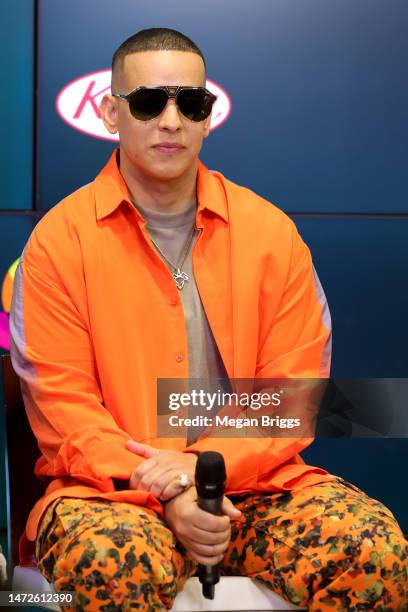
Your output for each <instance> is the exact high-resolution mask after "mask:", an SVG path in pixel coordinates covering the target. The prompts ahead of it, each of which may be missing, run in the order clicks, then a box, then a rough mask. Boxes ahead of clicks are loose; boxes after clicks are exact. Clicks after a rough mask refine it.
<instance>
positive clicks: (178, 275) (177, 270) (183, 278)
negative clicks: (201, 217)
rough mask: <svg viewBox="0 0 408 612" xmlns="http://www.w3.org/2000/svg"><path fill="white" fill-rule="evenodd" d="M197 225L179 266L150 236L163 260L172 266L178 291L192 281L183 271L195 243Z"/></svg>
mask: <svg viewBox="0 0 408 612" xmlns="http://www.w3.org/2000/svg"><path fill="white" fill-rule="evenodd" d="M195 229H196V228H195V224H194V225H193V230H192V232H191V235H190V236H189V237H188V238H187V240H186V243H185V245H184V248H183V251H182V253H181V256H180V261H179V263H178V264H177V265H174V264H173V263H172V262H171V261H170V260H169V259H168V258H167V257H166V255H165V254H164V253H163V251H162V250H161V248H160V247H159V245H158V244H156V242H155V241H154V240H153V238H152V237H151V236H150V240H151V241H152V242H153V244H154V246H155V247H156V249H157V250H158V252H159V253H160V255H161V256H162V257H163V259H164V260H165V261H166V262H167V263H168V264H169V266H171V268H172V270H173V272H172V276H173V278H174V280H175V281H176V287H177V289H179V290H180V291H181V289H182V288H183V287H184V283H186V282H188V281H189V280H190V278H189V276H188V274H186V272H183V271H182V267H183V265H184V262H185V260H186V257H187V254H188V252H189V250H190V247H191V243H192V242H193V238H194V234H195Z"/></svg>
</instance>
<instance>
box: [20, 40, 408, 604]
mask: <svg viewBox="0 0 408 612" xmlns="http://www.w3.org/2000/svg"><path fill="white" fill-rule="evenodd" d="M205 83H206V73H205V62H204V58H203V56H202V53H201V52H200V50H199V49H198V48H197V46H196V45H195V44H194V43H193V42H192V41H191V40H190V39H188V38H187V37H186V36H184V35H183V34H181V33H179V32H176V31H174V30H168V29H151V30H144V31H142V32H139V33H137V34H136V35H134V36H132V37H131V38H129V39H128V40H127V41H125V42H124V43H123V44H122V45H121V46H120V47H119V49H118V50H117V51H116V53H115V55H114V58H113V72H112V94H111V95H106V96H105V97H104V99H103V101H102V104H101V112H102V117H103V121H104V123H105V126H106V128H107V129H108V130H109V132H111V133H112V134H113V133H117V132H118V133H119V135H120V147H119V150H118V151H115V152H114V153H113V155H112V157H111V159H110V161H109V162H108V164H107V166H106V167H105V168H104V169H103V170H102V172H101V173H100V174H99V175H98V176H97V177H96V179H95V180H94V181H93V182H92V183H91V184H90V185H87V186H85V187H83V188H82V189H80V190H78V191H77V192H75V193H74V194H72V195H71V196H69V197H68V198H66V199H65V200H63V201H62V202H60V203H59V204H58V205H57V206H55V207H54V208H53V209H51V210H50V211H49V212H48V213H47V215H46V216H45V217H44V218H43V219H42V220H41V221H40V223H39V224H38V225H37V227H36V228H35V230H34V232H33V233H32V235H31V237H30V239H29V242H28V243H27V245H26V248H25V249H24V252H23V255H22V258H21V262H20V264H19V267H18V270H17V273H16V279H15V289H14V294H13V307H12V313H11V336H12V357H13V363H14V367H15V369H16V371H17V372H18V374H19V376H20V377H21V379H22V390H23V393H24V398H25V404H26V408H27V413H28V416H29V419H30V423H31V425H32V428H33V430H34V432H35V434H36V436H37V438H38V441H39V446H40V449H41V452H42V457H41V458H40V459H39V461H38V463H37V465H36V473H37V474H38V475H41V476H43V477H46V478H48V479H50V483H49V485H48V488H47V491H46V494H45V496H44V497H43V498H42V499H41V500H39V501H38V502H37V504H36V505H35V507H34V508H33V510H32V512H31V514H30V517H29V520H28V523H27V528H26V534H25V538H24V541H23V545H24V546H25V547H26V551H28V552H29V551H30V550H32V548H33V546H34V542H35V553H36V558H37V562H38V565H39V567H40V569H41V571H42V572H43V573H44V575H45V576H46V577H47V578H48V579H49V580H51V581H53V582H54V585H55V587H56V589H57V590H74V589H75V591H76V593H77V597H78V606H79V608H77V609H84V610H102V609H104V610H107V609H110V610H113V609H127V608H128V607H130V606H133V607H139V608H142V609H146V610H152V609H165V608H170V607H171V606H172V602H173V601H174V597H175V596H176V594H177V591H178V590H180V589H182V587H183V584H184V582H185V580H186V579H187V578H188V576H190V575H192V574H194V572H195V571H196V564H197V563H203V564H207V565H214V564H216V563H219V562H222V571H223V572H224V573H226V574H240V573H242V574H244V575H249V576H252V577H253V578H257V579H258V580H259V581H261V582H262V583H263V584H265V585H267V586H268V587H270V588H271V589H274V590H275V591H277V592H278V593H280V594H281V595H282V596H284V597H285V598H286V599H288V600H290V601H292V602H293V603H297V604H299V605H302V606H307V607H308V608H309V609H310V610H329V609H333V607H334V608H335V609H337V610H349V609H370V610H371V609H392V610H403V609H405V608H404V606H405V605H406V598H405V595H404V589H405V581H406V573H407V562H406V542H405V540H404V538H403V535H402V533H401V530H400V529H399V527H398V524H397V522H396V520H395V518H394V517H393V515H392V513H391V512H390V511H389V510H388V509H387V508H385V507H384V506H383V505H382V504H381V503H380V502H378V501H376V500H373V499H370V498H369V497H367V496H366V495H365V494H364V493H363V492H361V491H360V490H359V489H357V488H356V487H354V486H353V485H351V484H349V483H347V482H345V481H343V480H342V479H340V478H338V477H336V476H334V475H331V474H328V473H327V472H326V470H323V469H321V468H316V467H313V466H307V465H305V464H304V462H303V460H302V459H301V457H300V455H299V452H300V451H301V450H302V449H304V448H305V447H306V446H307V445H308V444H310V442H311V438H295V437H292V438H275V439H273V438H251V439H246V440H245V442H244V443H243V442H242V441H240V440H239V439H237V438H235V439H234V438H223V439H220V438H214V437H212V436H207V437H205V436H201V437H199V438H198V439H196V440H194V441H193V440H186V439H184V440H183V439H167V438H160V437H159V436H158V433H157V416H156V404H157V398H156V382H157V379H158V378H174V379H177V378H184V379H185V378H188V377H189V376H190V377H192V378H204V379H215V378H227V377H230V378H233V377H234V378H257V379H265V378H273V377H276V378H279V377H281V378H291V377H302V378H307V377H311V378H313V377H317V378H319V377H322V378H325V377H327V376H328V374H329V367H330V338H331V331H330V316H329V313H328V308H327V304H326V301H325V297H324V293H323V290H322V288H321V285H320V283H319V281H318V278H317V276H316V274H315V272H314V269H313V266H312V262H311V257H310V253H309V250H308V249H307V247H306V246H305V244H304V243H303V242H302V240H301V238H300V237H299V235H298V233H297V231H296V228H295V227H294V224H293V223H292V222H291V221H290V219H289V218H288V217H287V216H286V215H284V214H283V213H282V212H281V211H280V210H279V209H277V208H276V207H274V206H273V205H272V204H270V203H268V202H265V201H264V200H262V198H260V197H258V196H257V195H255V194H254V193H252V192H250V191H249V190H246V189H244V188H242V187H239V186H237V185H235V184H233V183H231V182H230V181H228V180H227V179H225V178H224V177H223V176H222V175H221V174H219V173H211V172H209V171H208V170H207V169H206V168H205V167H204V166H203V165H202V164H201V163H200V162H199V159H198V155H199V152H200V149H201V146H202V142H203V139H204V138H206V137H207V136H208V134H209V129H210V120H211V108H212V104H213V101H214V100H213V96H212V95H211V93H210V92H208V91H207V90H206V89H205ZM207 449H210V450H217V451H220V452H221V453H222V454H223V455H224V458H225V461H226V467H227V475H228V480H227V488H226V493H227V495H226V497H225V498H224V502H223V511H224V516H212V515H210V514H208V513H206V512H204V511H202V510H201V509H200V508H199V507H198V505H197V503H196V493H195V488H194V487H193V486H189V485H190V484H191V483H192V482H193V481H194V471H195V464H196V461H197V454H198V453H199V452H201V451H203V450H207ZM24 546H23V548H24ZM30 546H31V548H30ZM374 551H375V554H374Z"/></svg>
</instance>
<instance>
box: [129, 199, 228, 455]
mask: <svg viewBox="0 0 408 612" xmlns="http://www.w3.org/2000/svg"><path fill="white" fill-rule="evenodd" d="M135 205H136V207H137V208H138V210H139V211H140V213H141V214H142V216H143V217H144V218H145V219H146V221H147V230H148V232H149V235H150V237H151V239H152V240H153V242H154V243H156V245H157V246H158V247H159V249H160V250H161V251H163V253H164V255H165V256H166V258H167V259H168V260H169V261H170V262H171V263H172V264H174V267H176V266H177V265H179V263H180V259H182V255H183V254H184V251H185V248H186V245H187V242H188V241H189V239H190V237H191V233H192V229H193V226H194V224H195V217H196V209H197V204H196V202H193V203H192V204H191V206H189V207H188V208H187V209H186V210H184V211H182V212H177V213H163V212H158V211H154V210H150V209H146V208H144V207H142V206H139V205H138V204H135ZM197 236H198V230H196V231H195V235H194V238H193V240H192V241H191V245H190V248H189V250H188V253H187V255H186V258H185V260H184V264H183V265H182V266H181V269H182V271H183V272H186V274H187V275H188V277H189V280H188V281H187V282H185V283H184V286H183V288H182V289H181V290H180V299H181V302H182V305H183V311H184V318H185V322H186V331H187V339H188V357H189V376H190V378H200V379H212V380H214V379H227V378H228V374H227V372H226V369H225V366H224V363H223V361H222V358H221V355H220V352H219V350H218V347H217V344H216V342H215V339H214V336H213V334H212V331H211V328H210V325H209V323H208V319H207V316H206V314H205V311H204V307H203V305H202V302H201V298H200V294H199V292H198V289H197V285H196V282H195V278H194V273H193V266H192V263H193V262H192V251H193V246H194V242H195V240H196V238H197ZM158 252H159V251H158ZM159 255H160V256H161V257H162V259H163V261H164V262H165V263H166V265H167V267H168V268H169V270H170V271H171V272H172V273H173V271H174V268H172V267H171V266H170V265H169V263H168V262H167V261H166V260H165V259H164V257H163V255H162V254H161V253H160V252H159ZM199 431H200V430H199V429H198V428H194V435H190V434H191V433H192V432H189V438H188V441H189V443H191V442H192V441H193V439H194V438H196V437H197V436H198V434H199Z"/></svg>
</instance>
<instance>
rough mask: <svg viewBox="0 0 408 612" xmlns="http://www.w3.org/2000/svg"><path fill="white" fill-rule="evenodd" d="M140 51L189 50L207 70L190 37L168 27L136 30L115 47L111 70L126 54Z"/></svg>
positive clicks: (200, 53) (201, 55)
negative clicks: (200, 60) (199, 58)
mask: <svg viewBox="0 0 408 612" xmlns="http://www.w3.org/2000/svg"><path fill="white" fill-rule="evenodd" d="M141 51H190V52H192V53H196V54H197V55H199V56H200V57H201V59H202V60H203V63H204V70H205V71H206V70H207V66H206V63H205V59H204V55H203V54H202V52H201V51H200V49H199V48H198V47H197V45H196V44H195V43H194V42H193V41H192V40H191V38H189V37H188V36H186V35H185V34H182V33H181V32H178V31H177V30H171V29H170V28H149V29H147V30H140V31H139V32H136V34H133V35H132V36H130V37H129V38H127V39H126V40H125V41H124V42H123V43H122V44H121V45H120V46H119V47H118V48H117V49H116V51H115V53H114V54H113V58H112V72H113V70H114V68H115V66H116V65H117V63H118V62H120V61H121V60H123V58H124V57H125V56H126V55H130V54H131V53H138V52H141Z"/></svg>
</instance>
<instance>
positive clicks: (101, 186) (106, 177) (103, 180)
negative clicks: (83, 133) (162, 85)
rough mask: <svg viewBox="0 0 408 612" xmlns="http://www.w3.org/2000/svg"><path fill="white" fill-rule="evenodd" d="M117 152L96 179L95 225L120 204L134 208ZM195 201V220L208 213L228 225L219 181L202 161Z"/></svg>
mask: <svg viewBox="0 0 408 612" xmlns="http://www.w3.org/2000/svg"><path fill="white" fill-rule="evenodd" d="M118 152H119V149H115V151H114V152H113V153H112V155H111V157H110V159H109V161H108V163H107V164H106V166H105V167H104V168H103V169H102V170H101V172H100V173H99V174H98V176H97V177H96V179H95V195H96V218H97V220H98V221H99V220H100V219H103V218H105V217H107V216H108V215H110V214H111V213H112V212H113V211H114V210H116V209H117V208H118V206H120V205H121V204H122V202H125V203H126V204H127V205H130V206H133V204H132V199H131V197H130V193H129V189H128V187H127V185H126V183H125V181H124V178H123V176H122V175H121V173H120V171H119V167H118V163H117V154H118ZM197 199H198V209H197V219H199V217H200V215H201V213H202V212H203V211H204V210H205V209H207V210H209V211H211V212H213V213H215V214H216V215H218V216H219V217H221V218H222V219H224V221H226V222H228V208H227V201H226V195H225V192H224V189H223V188H222V186H221V184H220V181H218V180H217V179H216V178H215V176H214V175H213V174H212V172H210V171H209V170H208V168H206V167H205V166H204V164H203V163H202V162H201V161H199V162H198V176H197ZM198 226H199V225H198Z"/></svg>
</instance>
